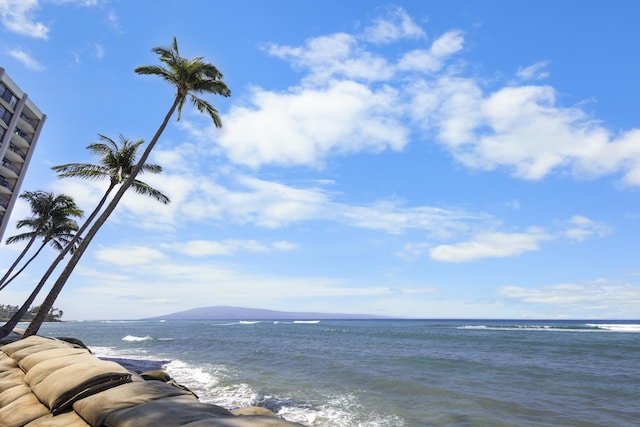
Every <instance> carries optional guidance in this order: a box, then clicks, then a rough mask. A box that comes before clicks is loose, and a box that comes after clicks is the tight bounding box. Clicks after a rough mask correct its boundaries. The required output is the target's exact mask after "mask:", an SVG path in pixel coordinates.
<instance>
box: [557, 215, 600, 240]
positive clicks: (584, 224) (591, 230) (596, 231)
mask: <svg viewBox="0 0 640 427" xmlns="http://www.w3.org/2000/svg"><path fill="white" fill-rule="evenodd" d="M564 233H565V236H566V237H568V238H569V239H571V240H576V241H578V242H583V241H585V240H587V239H588V238H590V237H593V236H595V237H605V236H607V235H608V234H610V233H611V228H610V227H609V226H608V225H606V224H602V223H597V222H595V221H592V220H590V219H589V218H587V217H585V216H582V215H575V216H573V217H572V218H571V219H570V220H569V221H567V229H566V230H565V232H564Z"/></svg>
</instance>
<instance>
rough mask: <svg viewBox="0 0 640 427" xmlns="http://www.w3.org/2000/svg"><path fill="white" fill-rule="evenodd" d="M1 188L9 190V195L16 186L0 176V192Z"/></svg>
mask: <svg viewBox="0 0 640 427" xmlns="http://www.w3.org/2000/svg"><path fill="white" fill-rule="evenodd" d="M2 188H5V189H7V190H9V192H10V193H11V192H12V191H13V189H14V188H16V184H15V183H14V182H11V181H9V180H8V179H7V178H5V177H4V176H2V175H0V191H1V190H2Z"/></svg>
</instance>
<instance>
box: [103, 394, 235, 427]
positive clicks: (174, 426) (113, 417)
mask: <svg viewBox="0 0 640 427" xmlns="http://www.w3.org/2000/svg"><path fill="white" fill-rule="evenodd" d="M215 417H235V415H233V414H232V413H231V412H229V411H228V410H226V409H224V408H223V407H221V406H217V405H209V404H206V403H201V402H198V401H197V400H195V399H194V398H193V397H191V396H176V397H168V398H165V399H158V400H152V401H150V402H147V403H142V404H140V405H137V406H133V407H131V408H128V409H122V410H120V411H115V412H113V413H111V414H109V415H108V416H107V417H106V419H105V420H104V423H103V426H104V427H157V426H162V427H180V426H183V425H185V424H188V423H191V422H194V421H198V420H202V419H209V418H215Z"/></svg>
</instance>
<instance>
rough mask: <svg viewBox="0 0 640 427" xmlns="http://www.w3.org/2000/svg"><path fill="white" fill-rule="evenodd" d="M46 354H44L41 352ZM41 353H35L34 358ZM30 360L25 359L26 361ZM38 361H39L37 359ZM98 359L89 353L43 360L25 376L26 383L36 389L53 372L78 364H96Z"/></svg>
mask: <svg viewBox="0 0 640 427" xmlns="http://www.w3.org/2000/svg"><path fill="white" fill-rule="evenodd" d="M41 353H44V352H41ZM38 354H40V353H35V354H34V355H33V356H37V355H38ZM26 359H28V358H26V357H25V360H26ZM36 360H39V359H38V358H36ZM96 361H97V359H96V358H95V357H94V356H92V355H91V354H89V353H84V354H69V355H67V356H60V357H56V358H54V359H49V360H42V361H39V362H38V363H37V364H35V365H33V366H32V367H31V369H29V371H28V372H27V373H26V374H25V376H24V382H25V383H26V384H27V385H28V386H29V387H34V386H36V385H38V384H40V383H41V382H42V381H43V380H44V379H45V378H47V377H48V376H49V375H51V374H52V373H53V372H55V371H57V370H59V369H62V368H65V367H67V366H72V365H75V364H77V363H81V362H84V363H93V362H96Z"/></svg>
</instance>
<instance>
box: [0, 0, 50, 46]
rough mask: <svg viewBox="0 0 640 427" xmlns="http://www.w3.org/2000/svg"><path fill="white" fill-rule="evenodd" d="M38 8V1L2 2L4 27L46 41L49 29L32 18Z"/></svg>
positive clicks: (0, 11)
mask: <svg viewBox="0 0 640 427" xmlns="http://www.w3.org/2000/svg"><path fill="white" fill-rule="evenodd" d="M38 7H39V1H38V0H0V18H1V19H2V25H4V26H5V28H6V29H7V30H9V31H12V32H14V33H17V34H21V35H23V36H29V37H34V38H39V39H46V38H47V37H48V33H49V28H48V27H47V26H46V25H44V24H43V23H42V22H36V21H35V20H34V18H33V16H32V15H33V12H34V11H35V10H36V9H37V8H38Z"/></svg>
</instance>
